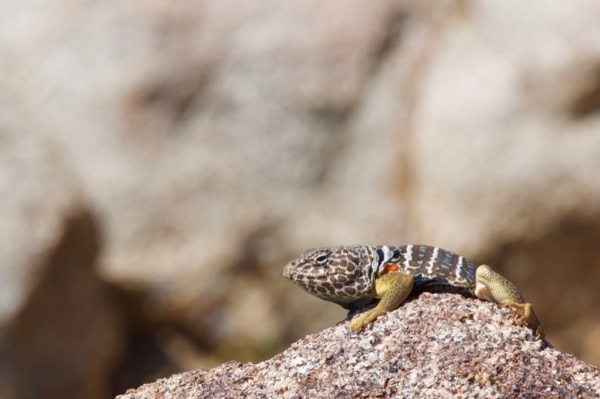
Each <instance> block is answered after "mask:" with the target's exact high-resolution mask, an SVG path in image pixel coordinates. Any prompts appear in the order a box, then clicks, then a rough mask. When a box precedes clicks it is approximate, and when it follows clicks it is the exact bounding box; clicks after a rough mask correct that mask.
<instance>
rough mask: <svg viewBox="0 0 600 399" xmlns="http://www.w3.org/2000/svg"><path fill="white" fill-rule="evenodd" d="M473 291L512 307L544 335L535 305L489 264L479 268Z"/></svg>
mask: <svg viewBox="0 0 600 399" xmlns="http://www.w3.org/2000/svg"><path fill="white" fill-rule="evenodd" d="M473 293H474V294H475V296H477V297H478V298H480V299H483V300H487V301H492V302H497V303H500V304H503V305H507V306H509V307H511V308H512V309H514V310H515V311H516V312H517V313H518V314H519V315H520V316H521V319H522V320H523V321H524V322H525V323H527V324H528V325H529V326H530V327H531V328H533V329H534V330H535V331H536V332H537V334H539V335H540V336H541V337H543V336H544V329H543V328H542V325H541V323H540V321H539V320H538V318H537V316H536V315H535V312H534V311H533V305H532V304H530V303H525V301H524V300H523V298H522V297H521V294H520V293H519V290H518V289H517V287H515V285H514V284H513V283H511V282H510V281H509V280H508V279H506V278H505V277H504V276H502V275H501V274H499V273H496V272H495V271H493V270H492V268H491V267H489V266H488V265H481V266H479V267H478V268H477V272H476V274H475V289H474V291H473Z"/></svg>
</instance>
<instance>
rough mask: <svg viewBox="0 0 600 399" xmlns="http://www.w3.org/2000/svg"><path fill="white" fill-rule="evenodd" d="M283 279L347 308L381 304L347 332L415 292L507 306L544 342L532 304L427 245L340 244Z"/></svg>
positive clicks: (294, 264)
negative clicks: (433, 293)
mask: <svg viewBox="0 0 600 399" xmlns="http://www.w3.org/2000/svg"><path fill="white" fill-rule="evenodd" d="M283 275H284V276H285V277H286V278H288V279H289V280H291V281H292V282H294V283H295V284H297V285H298V286H300V287H301V288H302V289H304V290H305V291H307V292H308V293H310V294H312V295H314V296H316V297H318V298H321V299H324V300H326V301H330V302H334V303H337V304H339V305H341V306H343V307H344V308H346V309H357V308H360V307H362V306H364V305H366V304H368V303H370V302H372V301H374V300H376V299H379V303H378V304H377V305H376V306H375V307H374V308H372V309H371V310H368V311H366V312H364V313H362V314H361V315H359V316H358V317H356V318H355V319H353V320H352V321H351V322H350V324H349V325H348V327H349V328H350V329H351V330H355V331H358V330H361V329H362V328H364V327H365V326H367V325H368V324H369V323H371V322H373V321H374V320H375V319H376V318H377V317H379V316H381V315H383V314H385V313H387V312H390V311H392V310H394V309H396V308H398V307H399V306H400V305H401V304H402V302H404V300H406V298H407V297H408V296H409V294H410V293H411V292H412V291H413V290H415V291H431V292H455V293H459V294H463V295H467V296H471V297H476V298H479V299H482V300H486V301H492V302H496V303H499V304H502V305H506V306H509V307H510V308H512V309H514V311H515V312H516V313H517V314H518V315H519V317H520V319H521V320H522V321H523V322H524V323H525V324H527V325H528V326H530V327H531V328H532V329H533V330H535V332H536V334H537V335H538V336H540V337H543V336H544V330H543V328H542V325H541V323H540V322H539V320H538V318H537V316H536V314H535V312H534V311H533V305H532V304H530V303H526V302H525V301H524V300H523V297H522V296H521V294H520V293H519V290H518V289H517V287H516V286H515V285H514V284H513V283H512V282H510V281H509V280H508V279H506V278H505V277H504V276H502V275H501V274H499V273H497V272H495V271H494V270H492V268H491V267H490V266H488V265H480V266H478V267H477V266H475V264H474V263H473V262H471V261H469V260H467V259H466V258H464V257H462V256H460V255H457V254H455V253H453V252H450V251H447V250H444V249H441V248H438V247H432V246H428V245H417V244H414V245H403V246H386V245H382V246H368V245H360V244H355V245H340V246H334V247H323V248H311V249H309V250H307V251H306V252H304V254H302V255H301V256H300V257H298V258H296V259H294V260H292V261H290V262H288V263H287V264H286V265H285V267H284V269H283Z"/></svg>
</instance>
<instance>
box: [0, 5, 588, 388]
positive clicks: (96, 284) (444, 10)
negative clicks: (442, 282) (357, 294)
mask: <svg viewBox="0 0 600 399" xmlns="http://www.w3.org/2000/svg"><path fill="white" fill-rule="evenodd" d="M0 60H1V61H0V209H1V210H2V217H1V218H0V259H1V260H2V261H1V262H0V397H2V398H3V399H4V398H7V399H12V398H29V397H38V398H82V397H83V398H98V399H102V398H107V397H110V396H111V395H114V394H115V393H119V392H123V391H124V390H125V389H126V388H129V387H134V386H137V385H139V384H140V383H142V382H144V381H151V380H153V379H155V378H158V377H160V376H164V375H169V374H171V373H173V372H176V371H180V370H190V369H193V368H198V367H211V366H214V365H216V364H219V363H221V362H223V361H225V360H231V359H237V360H240V361H260V360H261V359H265V358H268V357H270V356H272V355H273V354H275V353H277V352H279V351H281V350H282V348H285V347H286V346H287V345H288V344H289V343H290V342H292V341H293V340H294V339H297V338H298V337H300V336H302V335H303V334H307V333H309V332H314V331H317V330H319V329H322V328H324V327H326V326H329V325H332V324H334V323H335V322H337V321H339V320H340V319H341V318H343V317H344V315H345V313H344V312H343V311H342V310H341V309H339V308H338V307H336V306H335V305H333V304H326V303H324V302H321V301H319V300H318V299H315V298H312V297H310V296H308V295H306V294H304V293H303V292H302V291H301V290H299V289H297V288H296V287H294V286H293V285H292V284H291V283H289V282H287V281H286V280H285V279H284V278H283V277H282V276H281V270H282V267H283V265H284V264H285V262H286V261H287V260H289V259H291V258H293V257H296V256H297V255H299V254H300V253H301V252H303V251H304V250H305V249H306V248H308V247H312V246H323V245H332V244H342V243H369V244H402V243H408V242H413V243H425V244H431V245H437V246H441V247H443V248H446V249H450V250H453V251H455V252H459V253H460V254H462V255H464V256H467V257H468V258H470V259H472V260H473V261H475V262H487V263H490V264H492V265H493V266H494V267H495V268H496V269H498V270H500V271H502V272H503V273H504V274H505V275H507V276H508V277H510V278H511V279H512V280H513V281H515V282H516V283H517V284H518V285H519V287H520V288H521V290H522V292H523V294H524V296H525V297H526V299H527V300H529V301H531V302H533V303H534V304H535V306H536V309H537V311H538V315H539V316H540V318H541V320H542V322H543V323H544V324H545V326H546V330H547V332H548V339H549V340H550V342H551V343H552V344H554V345H555V346H556V347H557V348H559V349H561V350H563V351H567V352H571V353H575V354H576V355H577V356H579V357H580V358H582V359H584V360H586V361H588V362H590V363H592V364H595V365H600V346H599V345H598V342H600V5H599V4H598V3H597V2H594V1H591V0H590V1H571V2H564V1H546V2H538V3H536V4H523V2H520V1H504V0H502V1H501V0H498V1H483V2H469V1H435V2H409V1H391V0H390V1H374V2H365V1H359V0H333V1H328V2H322V1H307V0H297V1H287V2H281V1H276V0H256V1H251V2H239V1H229V0H220V1H202V0H183V1H176V2H174V1H170V0H146V1H143V2H122V1H116V0H108V1H103V2H88V1H78V0H50V1H44V2H42V1H36V0H32V1H27V2H22V1H20V0H5V1H2V2H1V3H0Z"/></svg>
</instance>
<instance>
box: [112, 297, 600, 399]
mask: <svg viewBox="0 0 600 399" xmlns="http://www.w3.org/2000/svg"><path fill="white" fill-rule="evenodd" d="M599 395H600V370H598V369H597V368H595V367H593V366H591V365H588V364H586V363H584V362H582V361H580V360H578V359H576V358H575V357H574V356H572V355H567V354H563V353H561V352H559V351H557V350H556V349H553V348H552V347H551V346H550V345H549V344H548V343H547V342H546V341H544V340H541V339H540V338H538V337H535V336H534V335H533V334H532V332H531V331H530V330H529V329H528V328H526V327H523V326H521V325H518V322H517V319H516V317H515V315H514V314H513V313H512V312H511V311H510V310H509V309H506V308H502V307H500V306H499V305H496V304H491V303H485V302H482V301H479V300H476V299H466V298H463V297H461V296H459V295H452V294H430V293H424V294H422V295H421V296H420V297H419V298H417V299H415V300H412V301H409V302H407V303H405V304H403V305H402V306H401V307H400V308H399V309H397V310H396V311H394V312H392V313H389V314H387V315H385V316H382V317H380V318H379V319H378V320H377V321H376V322H375V323H374V324H372V325H371V326H370V327H368V328H367V329H366V330H364V331H362V332H360V333H354V332H351V331H350V330H348V329H347V328H346V323H340V324H338V325H337V326H335V327H331V328H329V329H326V330H324V331H322V332H320V333H317V334H314V335H309V336H307V337H305V338H303V339H301V340H299V341H297V342H295V343H294V344H292V346H291V347H290V348H289V349H287V350H286V351H285V352H283V353H282V354H279V355H277V356H275V357H273V358H272V359H270V360H267V361H264V362H262V363H259V364H256V365H255V364H241V363H239V362H229V363H225V364H223V365H221V366H219V367H216V368H214V369H212V370H198V371H193V372H187V373H183V374H179V375H174V376H172V377H169V378H167V379H162V380H158V381H156V382H154V383H152V384H147V385H144V386H142V387H140V388H138V389H135V390H130V391H128V392H127V393H126V394H124V395H120V396H118V397H117V398H118V399H151V398H152V399H159V398H160V399H163V398H164V399H170V398H173V399H175V398H188V399H193V398H241V397H244V398H271V397H272V398H275V397H277V398H473V397H480V398H513V397H523V398H546V399H549V398H590V399H591V398H597V397H598V396H599Z"/></svg>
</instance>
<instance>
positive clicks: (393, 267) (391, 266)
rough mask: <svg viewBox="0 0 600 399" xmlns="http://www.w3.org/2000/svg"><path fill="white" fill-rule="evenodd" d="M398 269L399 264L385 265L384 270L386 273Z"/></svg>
mask: <svg viewBox="0 0 600 399" xmlns="http://www.w3.org/2000/svg"><path fill="white" fill-rule="evenodd" d="M398 270H400V266H398V265H387V266H386V267H385V272H386V273H389V272H395V271H398Z"/></svg>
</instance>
